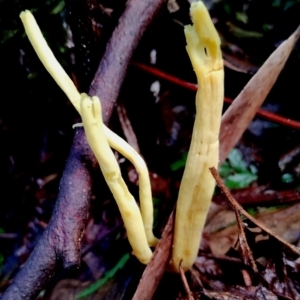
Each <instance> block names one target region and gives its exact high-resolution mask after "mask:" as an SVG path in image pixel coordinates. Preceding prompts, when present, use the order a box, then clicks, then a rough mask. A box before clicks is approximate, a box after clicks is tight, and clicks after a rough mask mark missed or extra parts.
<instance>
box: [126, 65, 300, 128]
mask: <svg viewBox="0 0 300 300" xmlns="http://www.w3.org/2000/svg"><path fill="white" fill-rule="evenodd" d="M131 64H132V65H134V66H136V67H138V68H139V69H141V70H143V71H146V72H147V73H150V74H152V75H154V76H157V77H159V78H162V79H164V80H167V81H169V82H172V83H174V84H176V85H177V86H181V87H183V88H186V89H188V90H191V91H195V92H196V91H197V89H198V86H197V84H194V83H191V82H187V81H184V80H182V79H179V78H177V77H175V76H173V75H170V74H167V73H165V72H163V71H161V70H159V69H157V68H154V67H150V66H147V65H145V64H141V63H137V62H132V63H131ZM224 102H225V103H228V104H231V103H232V102H233V100H232V99H229V98H227V97H225V98H224ZM256 115H257V116H259V117H262V118H264V119H266V120H268V121H271V122H274V123H277V124H280V125H284V126H287V127H290V128H293V129H297V130H300V122H298V121H295V120H291V119H288V118H285V117H282V116H280V115H277V114H274V113H271V112H268V111H266V110H264V109H260V110H258V112H257V114H256Z"/></svg>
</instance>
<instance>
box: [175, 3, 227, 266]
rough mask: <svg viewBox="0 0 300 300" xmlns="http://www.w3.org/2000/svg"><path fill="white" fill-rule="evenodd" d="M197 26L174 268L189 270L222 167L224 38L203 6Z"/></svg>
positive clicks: (192, 37)
mask: <svg viewBox="0 0 300 300" xmlns="http://www.w3.org/2000/svg"><path fill="white" fill-rule="evenodd" d="M190 13H191V17H192V21H193V23H194V25H193V26H192V25H188V26H186V27H185V29H184V33H185V36H186V41H187V47H186V49H187V52H188V55H189V57H190V59H191V62H192V65H193V68H194V70H195V73H196V76H197V80H198V87H199V89H198V92H197V95H196V118H195V123H194V128H193V134H192V140H191V145H190V149H189V152H188V157H187V162H186V167H185V170H184V174H183V178H182V181H181V185H180V190H179V195H178V200H177V207H176V219H175V228H174V237H173V251H172V259H171V268H172V269H173V270H174V271H177V272H178V271H179V265H180V263H181V267H182V268H183V269H184V270H187V269H189V268H190V267H191V266H192V264H193V263H194V262H195V260H196V257H197V254H198V249H199V244H200V240H201V235H202V230H203V227H204V223H205V220H206V215H207V212H208V208H209V205H210V202H211V198H212V194H213V191H214V187H215V180H214V178H213V176H212V174H211V173H210V171H209V168H211V167H215V168H217V167H218V159H219V129H220V122H221V112H222V104H223V94H224V91H223V85H224V71H223V61H222V54H221V50H220V39H219V36H218V33H217V31H216V29H215V27H214V25H213V23H212V21H211V18H210V16H209V13H208V11H207V10H206V8H205V6H204V4H203V3H202V2H193V3H192V5H191V9H190Z"/></svg>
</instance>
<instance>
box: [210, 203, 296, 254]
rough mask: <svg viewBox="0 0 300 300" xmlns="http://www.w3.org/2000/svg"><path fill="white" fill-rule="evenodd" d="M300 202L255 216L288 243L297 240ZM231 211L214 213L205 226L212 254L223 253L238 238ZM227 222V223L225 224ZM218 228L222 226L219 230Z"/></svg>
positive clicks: (232, 245)
mask: <svg viewBox="0 0 300 300" xmlns="http://www.w3.org/2000/svg"><path fill="white" fill-rule="evenodd" d="M299 211H300V203H298V204H295V205H292V206H290V207H288V208H285V209H282V210H277V211H265V212H262V213H260V214H259V215H257V216H256V217H255V218H256V219H257V220H259V221H261V222H262V223H263V224H264V225H265V226H266V227H268V228H269V229H270V230H271V231H272V232H273V233H274V234H276V235H279V236H280V237H281V238H283V239H284V240H286V241H287V242H289V243H295V242H296V241H297V240H299V227H300V219H299ZM233 222H235V216H234V213H233V212H232V211H230V210H229V209H228V210H224V211H222V212H220V213H219V214H216V215H215V216H214V218H212V219H211V220H210V222H209V223H208V224H207V225H206V227H205V233H206V235H207V242H208V244H209V246H210V248H211V251H212V253H213V254H214V255H224V254H225V253H226V252H227V251H228V250H229V249H230V247H234V245H235V244H236V241H237V239H238V227H237V225H236V223H235V224H233ZM226 223H227V225H226ZM220 228H224V229H222V230H220Z"/></svg>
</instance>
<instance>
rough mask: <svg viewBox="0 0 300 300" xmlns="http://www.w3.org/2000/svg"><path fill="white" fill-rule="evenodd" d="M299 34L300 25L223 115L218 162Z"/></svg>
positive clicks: (252, 113) (246, 122)
mask: <svg viewBox="0 0 300 300" xmlns="http://www.w3.org/2000/svg"><path fill="white" fill-rule="evenodd" d="M299 34H300V27H299V28H298V29H297V30H296V31H295V32H294V33H293V34H292V35H291V36H290V37H289V38H288V39H287V40H286V41H284V42H283V43H282V44H281V45H280V46H279V47H278V48H277V49H276V50H275V51H274V52H273V53H272V54H271V55H270V57H269V58H268V59H267V60H266V62H265V63H264V64H263V66H262V67H261V68H260V69H259V71H258V72H257V73H256V74H255V75H254V76H253V77H252V78H251V80H250V81H249V82H248V84H247V85H246V86H245V88H244V89H243V90H242V92H241V93H240V94H239V95H238V96H237V97H236V99H235V100H234V101H233V103H232V104H231V106H230V107H229V108H228V109H227V111H226V112H225V114H224V115H223V117H222V124H221V132H220V164H222V163H223V162H224V160H225V158H226V157H227V155H228V154H229V152H230V150H231V149H232V148H233V147H234V146H235V145H236V143H237V142H238V140H239V139H240V137H241V136H242V134H243V133H244V131H245V130H246V128H247V127H248V125H249V124H250V122H251V120H252V119H253V117H254V116H255V114H256V112H257V111H258V109H259V107H260V106H261V104H262V103H263V101H264V100H265V98H266V96H267V95H268V93H269V92H270V90H271V88H272V87H273V85H274V83H275V81H276V79H277V77H278V75H279V73H280V72H281V70H282V68H283V66H284V65H285V62H286V61H287V59H288V57H289V55H290V53H291V51H292V50H293V48H294V45H295V43H296V41H297V40H298V37H299Z"/></svg>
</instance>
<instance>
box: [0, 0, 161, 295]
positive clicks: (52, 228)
mask: <svg viewBox="0 0 300 300" xmlns="http://www.w3.org/2000/svg"><path fill="white" fill-rule="evenodd" d="M164 2H166V0H157V1H151V0H129V1H128V3H127V6H126V9H125V12H124V13H123V15H122V17H121V18H120V20H119V24H118V26H117V27H116V29H115V31H114V33H113V35H112V38H111V40H110V42H109V43H108V45H107V48H106V51H105V53H104V56H103V58H102V61H101V63H100V66H99V68H98V71H97V73H96V76H95V78H94V80H93V83H92V86H91V88H90V91H89V92H90V95H92V96H94V95H97V96H98V97H99V98H101V102H102V106H103V112H104V121H105V122H106V123H107V122H108V121H109V119H110V116H111V113H112V110H113V107H114V104H115V102H116V99H117V96H118V93H119V90H120V87H121V84H122V82H123V79H124V76H125V73H126V69H127V65H128V63H129V59H130V57H131V55H132V53H133V51H134V49H135V48H136V46H137V43H138V41H139V39H140V37H141V36H142V34H143V32H144V31H145V29H146V28H147V26H148V25H149V23H150V22H151V20H152V19H153V17H154V15H155V14H156V13H157V12H158V10H159V8H160V7H161V6H162V4H163V3H164ZM136 16H138V18H137V17H136ZM95 168H97V164H96V161H95V158H94V156H93V154H92V153H91V150H90V148H89V146H88V144H87V141H86V138H85V135H84V132H83V130H82V129H77V130H76V133H75V137H74V140H73V145H72V147H71V151H70V155H69V158H68V161H67V165H66V168H65V170H64V173H63V176H62V179H61V182H60V189H59V194H58V197H57V201H56V205H55V208H54V211H53V214H52V217H51V220H50V223H49V225H48V227H47V228H46V229H45V231H44V234H43V236H42V237H41V239H40V240H39V242H38V244H37V246H36V247H35V249H34V251H33V252H32V254H31V255H30V257H29V258H28V260H27V262H26V263H25V265H24V266H23V268H22V269H21V270H20V271H19V273H18V274H17V275H16V278H15V279H14V281H13V282H12V283H11V285H10V286H9V287H8V289H7V290H6V291H5V292H4V294H3V296H2V298H1V299H2V300H21V299H35V298H36V297H37V295H38V294H39V292H40V291H41V289H42V288H44V287H45V286H46V284H47V283H48V282H49V280H50V279H51V278H52V277H53V276H54V275H55V274H56V273H57V272H58V270H59V266H60V264H61V263H62V265H63V267H64V268H70V267H76V266H78V265H79V264H80V256H81V255H80V240H81V237H82V235H83V234H84V227H85V222H86V219H87V215H88V210H89V199H90V191H91V185H92V179H91V173H90V172H91V170H93V169H95Z"/></svg>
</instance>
